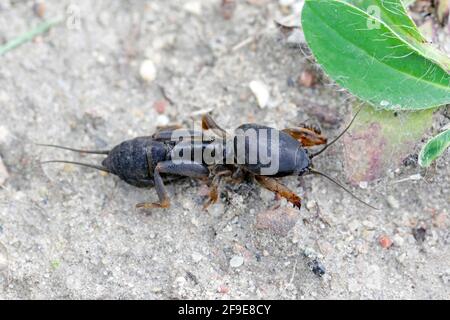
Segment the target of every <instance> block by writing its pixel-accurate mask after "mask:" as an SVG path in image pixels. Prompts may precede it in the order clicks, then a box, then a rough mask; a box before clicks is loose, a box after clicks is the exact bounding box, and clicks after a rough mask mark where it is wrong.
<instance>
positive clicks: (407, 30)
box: [344, 0, 450, 72]
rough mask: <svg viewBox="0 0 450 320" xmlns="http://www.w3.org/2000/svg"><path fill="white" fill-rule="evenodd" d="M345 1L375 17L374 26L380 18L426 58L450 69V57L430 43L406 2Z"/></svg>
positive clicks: (382, 0) (447, 69)
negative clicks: (405, 4)
mask: <svg viewBox="0 0 450 320" xmlns="http://www.w3.org/2000/svg"><path fill="white" fill-rule="evenodd" d="M344 1H345V2H347V3H349V4H351V5H353V6H355V7H357V8H359V9H361V10H363V11H364V12H366V13H367V14H368V15H370V16H372V17H373V18H374V19H372V20H371V21H370V23H371V24H372V25H373V26H374V25H375V24H376V23H378V22H377V19H378V20H381V21H382V22H383V23H385V24H386V25H387V26H388V27H389V28H390V29H391V30H392V32H394V33H395V34H396V35H397V36H398V37H399V39H401V40H403V41H404V42H406V43H407V44H408V45H409V46H411V48H412V49H414V50H416V51H417V52H418V53H419V54H421V55H423V56H424V57H425V58H428V59H431V60H432V61H434V62H435V63H437V64H439V65H440V66H441V67H442V68H443V69H444V70H446V71H447V72H449V71H450V58H449V57H447V56H446V55H445V54H443V53H442V52H440V51H439V50H437V49H436V48H435V47H434V46H433V45H431V44H429V43H428V42H427V40H426V39H425V38H424V37H423V35H422V34H421V33H420V31H419V30H418V29H417V26H416V25H415V23H414V22H413V21H412V19H411V18H410V17H409V16H408V14H407V12H406V9H405V6H404V4H403V3H402V2H401V1H400V0H344Z"/></svg>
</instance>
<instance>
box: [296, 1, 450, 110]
mask: <svg viewBox="0 0 450 320" xmlns="http://www.w3.org/2000/svg"><path fill="white" fill-rule="evenodd" d="M373 2H375V0H373ZM383 4H386V1H385V2H384V3H383ZM398 15H399V16H400V14H399V13H398ZM383 17H384V18H382V19H385V21H386V22H385V21H383V20H382V19H381V18H380V19H381V20H380V19H377V18H375V17H374V16H370V15H369V14H367V13H366V12H365V11H363V10H361V9H360V8H357V7H355V6H353V5H351V4H349V3H348V2H343V1H340V0H306V2H305V6H304V8H303V12H302V25H303V30H304V33H305V37H306V40H307V42H308V45H309V46H310V48H311V50H312V51H313V53H314V55H315V57H316V59H317V61H318V62H319V64H321V66H322V67H323V69H324V70H325V72H327V73H328V75H329V76H330V77H331V78H333V79H334V80H335V81H336V82H337V83H338V84H340V85H341V86H343V87H345V88H347V89H348V90H349V91H350V92H351V93H353V94H354V95H356V96H357V97H359V98H360V99H362V100H364V101H367V102H369V103H370V104H372V105H374V106H375V107H380V108H383V109H387V110H420V109H428V108H433V107H437V106H439V105H442V104H447V103H450V75H449V74H448V73H447V72H446V71H445V70H444V69H443V68H442V67H441V66H440V65H438V64H437V63H435V62H433V61H432V60H430V59H427V58H425V57H424V54H423V53H419V52H418V50H417V49H416V48H413V47H412V46H411V45H410V44H409V43H406V40H405V39H406V38H408V39H409V40H408V41H411V42H412V41H413V40H414V41H417V42H419V38H418V35H417V34H416V33H415V32H414V31H413V29H411V30H412V31H411V30H410V31H409V33H407V31H406V30H407V29H409V28H407V27H405V26H408V24H412V22H407V21H410V20H405V19H403V20H401V22H402V23H404V24H403V27H401V26H400V27H397V29H396V30H397V33H399V34H402V36H399V35H398V34H397V33H396V32H394V31H393V30H392V29H391V28H390V27H388V26H387V24H386V23H387V21H388V19H391V20H392V19H394V18H393V17H391V16H389V15H388V14H385V15H383ZM407 19H409V18H407ZM374 21H375V22H376V23H377V26H376V27H375V28H372V23H373V22H374ZM394 22H395V23H396V24H399V23H400V21H397V20H394ZM412 25H413V24H412ZM410 26H411V25H410ZM406 34H408V36H406ZM411 39H412V40H411Z"/></svg>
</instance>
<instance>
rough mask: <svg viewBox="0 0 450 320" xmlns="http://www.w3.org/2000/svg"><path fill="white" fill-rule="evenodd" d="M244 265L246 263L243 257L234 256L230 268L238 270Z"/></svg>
mask: <svg viewBox="0 0 450 320" xmlns="http://www.w3.org/2000/svg"><path fill="white" fill-rule="evenodd" d="M243 263H244V258H243V257H241V256H234V257H233V258H231V260H230V266H231V267H232V268H238V267H240V266H242V264H243Z"/></svg>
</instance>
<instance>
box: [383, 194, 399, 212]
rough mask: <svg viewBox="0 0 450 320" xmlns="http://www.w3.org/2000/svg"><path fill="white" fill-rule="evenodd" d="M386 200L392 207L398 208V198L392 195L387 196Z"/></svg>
mask: <svg viewBox="0 0 450 320" xmlns="http://www.w3.org/2000/svg"><path fill="white" fill-rule="evenodd" d="M386 200H387V202H388V204H389V206H390V207H391V208H392V209H398V208H400V204H399V203H398V200H397V199H395V198H394V197H393V196H388V197H387V199H386Z"/></svg>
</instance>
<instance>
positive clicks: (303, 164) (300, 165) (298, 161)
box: [295, 148, 313, 176]
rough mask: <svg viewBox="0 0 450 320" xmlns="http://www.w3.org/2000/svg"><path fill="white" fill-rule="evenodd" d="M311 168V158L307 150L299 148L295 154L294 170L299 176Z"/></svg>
mask: <svg viewBox="0 0 450 320" xmlns="http://www.w3.org/2000/svg"><path fill="white" fill-rule="evenodd" d="M312 168H313V164H312V159H311V158H310V156H309V154H308V150H306V149H304V148H299V149H298V150H297V154H296V156H295V172H296V173H298V175H299V176H301V175H303V174H305V173H306V172H308V171H309V169H312Z"/></svg>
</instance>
